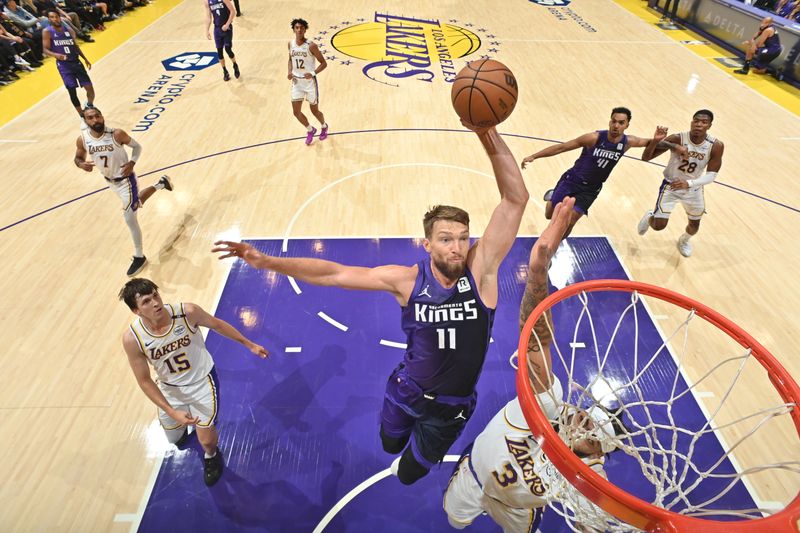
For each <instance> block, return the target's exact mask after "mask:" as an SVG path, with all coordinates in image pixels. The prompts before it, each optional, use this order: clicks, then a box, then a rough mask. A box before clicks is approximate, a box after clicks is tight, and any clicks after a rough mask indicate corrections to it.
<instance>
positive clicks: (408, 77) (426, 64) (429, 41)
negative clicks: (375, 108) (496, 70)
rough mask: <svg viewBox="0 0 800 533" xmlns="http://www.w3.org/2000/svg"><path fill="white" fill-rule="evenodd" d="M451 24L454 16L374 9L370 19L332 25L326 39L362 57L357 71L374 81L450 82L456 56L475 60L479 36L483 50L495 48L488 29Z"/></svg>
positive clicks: (347, 51)
mask: <svg viewBox="0 0 800 533" xmlns="http://www.w3.org/2000/svg"><path fill="white" fill-rule="evenodd" d="M359 20H364V19H359ZM457 23H458V21H457V20H455V19H450V20H448V21H443V20H439V19H432V18H424V17H411V16H406V15H397V14H390V13H378V12H376V13H375V15H374V17H373V20H372V22H366V21H364V22H362V23H360V24H353V25H349V24H346V25H344V28H343V29H339V28H334V27H332V29H337V30H338V31H337V32H336V33H335V34H334V35H333V36H332V37H331V47H332V48H334V49H335V50H337V51H338V52H340V53H342V54H345V55H347V56H349V57H351V58H354V59H358V60H361V61H366V62H367V63H366V64H365V65H362V69H361V70H362V72H363V73H364V75H365V76H366V77H368V78H369V79H371V80H373V81H377V82H379V83H384V84H386V85H392V86H394V87H399V85H400V83H406V82H407V83H413V82H427V83H431V82H434V81H436V80H443V81H445V82H447V83H452V82H453V80H454V79H455V77H456V74H457V72H458V70H459V68H460V66H461V65H459V66H458V67H457V66H456V64H455V62H456V60H459V59H461V58H464V59H466V60H470V59H477V58H478V56H477V55H476V54H477V52H478V50H480V49H481V48H482V46H483V42H484V40H488V44H489V47H488V50H487V51H488V52H489V53H492V54H494V53H496V52H497V51H498V48H497V47H498V46H500V42H499V41H497V40H496V39H497V37H496V36H495V35H492V34H491V32H490V30H487V29H486V28H483V27H476V25H475V24H470V23H464V24H463V25H460V24H457ZM340 27H341V26H340ZM470 56H475V57H470ZM480 57H484V58H488V57H489V56H488V55H484V56H480ZM467 58H469V59H467ZM343 63H344V64H350V63H351V62H350V61H346V62H343Z"/></svg>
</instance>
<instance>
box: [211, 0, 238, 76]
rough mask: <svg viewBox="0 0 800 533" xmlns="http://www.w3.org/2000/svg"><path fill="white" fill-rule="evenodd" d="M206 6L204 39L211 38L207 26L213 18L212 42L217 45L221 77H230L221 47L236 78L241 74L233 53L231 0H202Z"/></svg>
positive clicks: (232, 10)
mask: <svg viewBox="0 0 800 533" xmlns="http://www.w3.org/2000/svg"><path fill="white" fill-rule="evenodd" d="M203 3H204V4H205V6H206V39H211V33H210V32H209V27H210V26H211V22H212V21H211V19H212V18H213V19H214V21H213V22H214V44H215V45H216V46H217V57H218V58H219V64H220V65H221V66H222V79H223V80H225V81H229V80H230V79H231V75H230V73H228V68H227V67H226V66H225V56H224V55H223V53H222V52H223V49H224V50H225V53H227V54H228V57H229V58H230V59H231V61H232V62H233V75H234V76H236V77H237V78H238V77H239V76H240V75H241V72H239V65H238V64H237V63H236V55H235V54H234V53H233V17H234V8H233V4H232V3H231V0H203Z"/></svg>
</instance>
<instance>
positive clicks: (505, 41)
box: [236, 37, 680, 45]
mask: <svg viewBox="0 0 800 533" xmlns="http://www.w3.org/2000/svg"><path fill="white" fill-rule="evenodd" d="M498 40H500V42H503V43H556V44H561V43H570V44H589V45H596V44H660V45H676V44H680V43H678V42H676V41H587V40H581V41H578V40H572V39H500V38H499V37H498ZM236 42H239V41H236Z"/></svg>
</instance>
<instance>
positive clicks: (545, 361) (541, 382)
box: [519, 197, 575, 394]
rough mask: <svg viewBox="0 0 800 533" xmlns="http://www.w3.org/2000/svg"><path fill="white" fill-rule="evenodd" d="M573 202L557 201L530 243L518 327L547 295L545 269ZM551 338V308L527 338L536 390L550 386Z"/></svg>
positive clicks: (529, 361)
mask: <svg viewBox="0 0 800 533" xmlns="http://www.w3.org/2000/svg"><path fill="white" fill-rule="evenodd" d="M574 206H575V199H574V198H570V197H567V198H565V199H564V201H563V202H561V203H559V204H558V205H556V207H555V209H554V210H553V217H552V219H551V220H550V223H549V224H548V225H547V228H545V230H544V231H543V232H542V234H541V235H540V236H539V238H538V239H536V244H534V245H533V249H532V250H531V256H530V260H529V262H528V282H527V283H526V284H525V293H524V294H523V296H522V303H521V304H520V306H519V328H520V330H522V327H523V326H524V325H525V322H526V321H527V320H528V317H529V316H530V315H531V313H532V312H533V310H534V309H535V308H536V306H537V305H539V303H541V302H542V300H544V299H545V298H547V294H548V289H547V269H548V267H549V265H550V260H551V259H552V258H553V255H555V253H556V250H557V249H558V245H559V244H561V240H562V239H563V238H564V233H566V231H567V228H569V222H570V218H571V213H572V208H573V207H574ZM548 324H550V325H548ZM552 342H553V334H552V318H551V315H550V311H547V312H546V313H544V314H542V316H541V317H539V320H537V321H536V324H534V326H533V333H532V334H531V336H530V339H529V340H528V357H527V359H528V379H530V381H531V388H533V392H534V393H536V394H539V393H542V392H545V391H547V390H549V389H550V387H552V386H553V364H552V359H551V356H550V344H551V343H552Z"/></svg>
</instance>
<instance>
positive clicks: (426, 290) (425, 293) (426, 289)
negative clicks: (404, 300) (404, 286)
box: [417, 285, 431, 298]
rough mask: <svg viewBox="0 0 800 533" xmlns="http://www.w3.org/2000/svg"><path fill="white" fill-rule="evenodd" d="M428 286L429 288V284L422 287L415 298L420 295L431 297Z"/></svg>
mask: <svg viewBox="0 0 800 533" xmlns="http://www.w3.org/2000/svg"><path fill="white" fill-rule="evenodd" d="M430 288H431V286H430V285H425V288H424V289H422V292H420V293H419V294H417V298H419V297H420V296H427V297H428V298H430V297H431V295H430V293H429V292H428V289H430Z"/></svg>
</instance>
